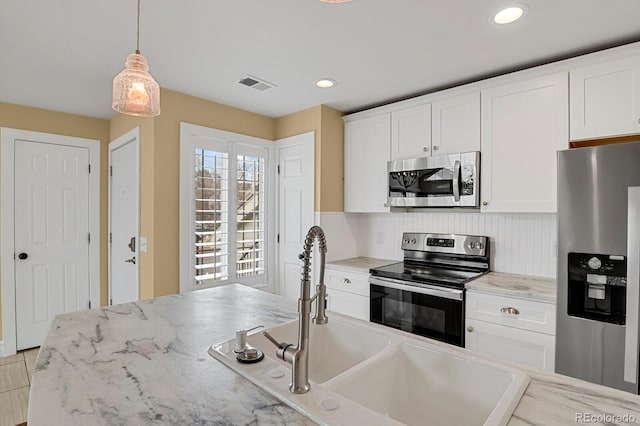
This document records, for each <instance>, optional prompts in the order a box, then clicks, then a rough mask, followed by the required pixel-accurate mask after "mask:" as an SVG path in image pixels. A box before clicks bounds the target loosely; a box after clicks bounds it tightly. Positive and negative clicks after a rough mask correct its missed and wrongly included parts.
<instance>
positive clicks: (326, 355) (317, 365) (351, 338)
mask: <svg viewBox="0 0 640 426" xmlns="http://www.w3.org/2000/svg"><path fill="white" fill-rule="evenodd" d="M269 333H270V334H271V335H272V336H273V337H274V338H275V339H276V340H278V341H279V342H283V341H284V342H287V343H292V344H296V343H297V341H298V321H292V322H289V323H286V324H283V325H281V326H277V327H273V328H272V329H271V330H269ZM247 343H248V344H249V345H251V346H253V347H255V348H258V349H260V350H261V351H262V352H264V354H265V355H266V356H270V357H272V358H274V359H277V360H278V361H279V362H280V363H282V365H283V366H286V367H287V368H290V365H289V364H287V363H286V362H284V361H283V360H281V359H279V358H276V356H275V353H276V347H275V346H274V345H273V343H271V342H269V341H268V340H267V338H266V337H264V336H263V335H262V333H256V334H253V335H251V336H249V337H248V338H247ZM387 345H389V337H388V336H385V335H384V334H380V333H377V332H375V331H372V330H370V329H368V328H366V327H363V326H358V325H354V324H351V323H349V322H345V321H340V320H339V319H336V318H331V319H330V320H329V322H328V323H327V324H324V325H315V324H313V323H312V324H311V326H310V329H309V347H310V348H311V350H310V351H309V380H310V381H312V382H316V383H325V382H327V381H328V380H330V379H332V378H333V377H335V376H337V375H338V374H340V373H342V372H344V371H346V370H348V369H350V368H351V367H353V366H355V365H357V364H359V363H361V362H362V361H364V360H365V359H367V358H370V357H371V356H373V355H375V354H377V353H379V352H381V351H382V350H383V349H384V348H385V347H387Z"/></svg>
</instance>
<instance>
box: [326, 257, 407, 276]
mask: <svg viewBox="0 0 640 426" xmlns="http://www.w3.org/2000/svg"><path fill="white" fill-rule="evenodd" d="M397 262H399V260H389V259H376V258H374V257H363V256H361V257H352V258H350V259H342V260H334V261H332V262H327V265H326V266H330V267H332V268H336V269H341V270H346V271H351V272H360V273H365V274H367V275H368V274H369V269H371V268H378V267H380V266H385V265H390V264H392V263H397Z"/></svg>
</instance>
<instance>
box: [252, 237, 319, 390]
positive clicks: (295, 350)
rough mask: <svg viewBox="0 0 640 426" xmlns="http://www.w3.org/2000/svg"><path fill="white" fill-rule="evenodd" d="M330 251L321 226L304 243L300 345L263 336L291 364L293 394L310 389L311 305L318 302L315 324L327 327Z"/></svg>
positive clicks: (299, 318) (299, 312)
mask: <svg viewBox="0 0 640 426" xmlns="http://www.w3.org/2000/svg"><path fill="white" fill-rule="evenodd" d="M316 239H317V240H318V246H319V249H320V279H319V282H318V286H317V288H316V293H315V294H314V295H313V297H311V278H310V274H311V248H312V246H313V241H314V240H316ZM326 252H327V243H326V241H325V238H324V231H323V230H322V228H320V227H319V226H313V227H311V229H309V232H308V233H307V237H306V239H305V241H304V251H303V252H302V253H301V254H300V255H299V256H298V257H299V258H300V259H301V260H302V261H303V262H304V264H303V266H302V280H301V281H300V298H299V299H298V344H297V345H295V346H294V345H292V344H289V343H286V342H278V341H277V340H276V339H274V338H273V337H272V336H271V335H270V334H269V333H268V332H266V331H265V332H263V333H262V334H264V336H265V337H266V338H267V339H269V340H270V341H271V343H273V344H274V345H276V346H277V347H278V349H277V351H276V354H277V356H278V358H281V359H283V360H285V361H286V362H288V363H289V364H291V384H290V385H289V390H290V391H291V392H293V393H305V392H308V391H309V389H310V388H311V385H310V384H309V315H310V314H311V303H313V301H314V300H316V299H317V303H316V315H315V316H314V317H313V322H314V323H315V324H326V323H327V321H328V318H327V315H326V314H325V308H326V297H327V287H326V286H325V285H324V263H325V262H324V258H325V253H326Z"/></svg>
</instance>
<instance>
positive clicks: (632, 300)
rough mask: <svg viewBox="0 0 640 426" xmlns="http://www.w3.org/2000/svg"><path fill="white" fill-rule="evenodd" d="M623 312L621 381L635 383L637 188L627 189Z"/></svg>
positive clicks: (639, 267) (639, 251) (639, 302)
mask: <svg viewBox="0 0 640 426" xmlns="http://www.w3.org/2000/svg"><path fill="white" fill-rule="evenodd" d="M628 191H629V193H628V200H629V201H628V202H629V204H628V206H627V288H626V291H627V312H626V321H625V322H626V325H625V329H624V381H625V382H629V383H637V382H638V309H640V288H638V287H639V286H640V186H630V187H629V188H628Z"/></svg>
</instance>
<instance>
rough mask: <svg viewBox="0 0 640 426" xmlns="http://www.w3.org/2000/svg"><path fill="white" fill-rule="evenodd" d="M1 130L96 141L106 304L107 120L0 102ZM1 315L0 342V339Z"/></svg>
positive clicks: (102, 300) (102, 284) (102, 293)
mask: <svg viewBox="0 0 640 426" xmlns="http://www.w3.org/2000/svg"><path fill="white" fill-rule="evenodd" d="M0 127H10V128H14V129H22V130H31V131H36V132H43V133H53V134H59V135H67V136H75V137H80V138H86V139H97V140H99V141H100V142H101V143H102V144H101V149H100V162H101V164H100V217H101V219H100V241H101V244H100V254H101V256H100V287H101V288H100V303H101V304H102V305H104V304H106V302H107V297H106V294H107V257H106V253H107V251H106V250H107V162H108V151H107V146H108V143H109V121H108V120H102V119H99V118H90V117H83V116H80V115H74V114H66V113H62V112H56V111H49V110H45V109H40V108H30V107H25V106H21V105H15V104H8V103H4V102H0ZM0 237H1V236H0ZM1 321H2V316H1V312H0V339H2V323H1Z"/></svg>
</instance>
